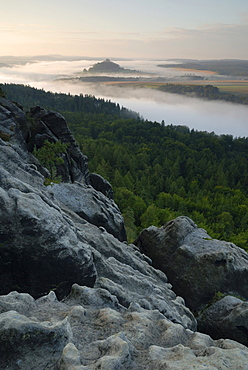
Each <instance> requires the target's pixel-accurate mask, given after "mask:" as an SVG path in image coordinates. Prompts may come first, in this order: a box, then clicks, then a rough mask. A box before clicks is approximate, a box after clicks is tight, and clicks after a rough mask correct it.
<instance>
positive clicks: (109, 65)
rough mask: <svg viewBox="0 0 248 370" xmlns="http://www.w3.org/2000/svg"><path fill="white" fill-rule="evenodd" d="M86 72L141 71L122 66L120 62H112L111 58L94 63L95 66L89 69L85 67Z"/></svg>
mask: <svg viewBox="0 0 248 370" xmlns="http://www.w3.org/2000/svg"><path fill="white" fill-rule="evenodd" d="M84 72H85V73H94V74H96V73H134V72H136V73H137V72H139V71H136V70H132V69H125V68H122V67H121V66H120V65H119V64H117V63H114V62H111V60H109V59H106V60H104V61H103V62H99V63H96V64H94V65H93V67H91V68H89V69H88V70H86V69H84Z"/></svg>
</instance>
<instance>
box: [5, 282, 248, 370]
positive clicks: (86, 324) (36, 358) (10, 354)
mask: <svg viewBox="0 0 248 370" xmlns="http://www.w3.org/2000/svg"><path fill="white" fill-rule="evenodd" d="M87 289H88V288H86V287H83V286H81V287H80V286H74V287H73V289H72V292H71V294H70V296H68V297H67V298H66V299H65V300H64V301H63V302H59V301H58V300H57V299H56V297H55V295H54V293H53V292H52V293H50V294H49V295H47V296H46V297H42V298H39V299H38V300H36V302H35V303H36V304H35V305H30V304H29V303H28V300H25V302H26V307H27V308H28V309H27V310H26V315H27V316H29V317H27V316H23V315H20V314H19V313H18V312H15V311H8V312H6V313H2V314H0V338H1V343H3V346H2V347H1V348H0V352H1V356H0V365H1V368H3V369H4V368H8V367H7V366H9V368H11V369H12V368H13V369H15V368H18V369H25V370H26V369H27V368H28V369H29V368H32V369H38V370H42V369H45V368H52V369H64V370H65V369H66V370H72V369H73V370H75V369H76V370H96V369H99V368H101V369H127V370H129V369H140V370H141V369H149V370H152V369H160V368H161V369H163V368H168V369H192V368H195V369H211V370H212V369H222V370H224V369H240V370H241V369H247V358H248V349H247V347H245V346H243V345H242V344H239V343H237V342H234V341H231V340H224V339H221V340H213V339H212V338H210V337H209V336H208V335H205V334H202V333H198V332H194V331H191V330H189V329H186V328H184V327H183V326H182V325H180V324H175V323H173V322H171V321H170V320H168V319H167V318H166V317H165V316H164V315H163V314H162V313H160V312H159V311H158V310H148V309H144V308H142V307H140V305H138V304H137V303H132V304H131V305H130V307H128V308H124V307H121V306H120V305H113V297H112V296H111V295H110V294H106V292H103V289H102V290H101V289H99V288H91V289H89V291H88V292H87ZM94 291H95V293H96V294H95V297H94ZM17 294H18V293H17ZM20 296H21V297H19V301H22V299H23V298H22V297H23V295H21V294H20ZM97 297H98V298H97ZM6 298H7V297H6ZM17 299H18V298H17ZM102 299H104V301H103V302H104V304H103V306H104V307H102ZM108 302H109V306H108ZM6 309H8V307H6ZM13 345H14V346H15V347H14V348H12V346H13ZM30 364H32V365H31V367H30Z"/></svg>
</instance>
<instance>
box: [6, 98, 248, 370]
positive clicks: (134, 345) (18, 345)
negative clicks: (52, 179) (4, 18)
mask: <svg viewBox="0 0 248 370" xmlns="http://www.w3.org/2000/svg"><path fill="white" fill-rule="evenodd" d="M5 106H6V109H5V110H4V109H3V110H2V114H3V116H2V117H7V116H8V115H9V116H8V117H7V118H6V120H5V121H4V122H5V123H4V125H5V126H4V127H5V128H4V129H6V127H7V128H8V127H11V125H12V123H11V122H12V120H13V119H14V118H13V114H12V113H13V112H14V110H12V103H8V102H7V103H5ZM13 109H14V108H13ZM8 112H9V113H8ZM20 115H21V113H20ZM33 116H34V120H33V121H32V120H30V121H29V122H28V123H27V126H25V125H26V123H25V122H24V121H23V122H21V120H16V121H15V125H16V126H15V127H16V128H15V130H14V131H13V132H14V135H12V136H11V135H10V140H9V142H8V141H4V140H0V151H1V155H0V289H1V294H2V296H0V341H1V347H0V368H2V369H21V370H26V369H35V370H44V369H54V370H58V369H62V370H65V369H67V370H72V369H73V370H96V369H99V368H101V369H108V370H109V369H125V370H126V369H127V370H128V369H138V370H141V369H142V370H143V369H159V368H168V369H176V368H178V369H182V368H184V369H187V368H188V369H192V368H197V369H201V368H205V369H206V368H207V369H215V368H218V369H223V370H224V369H246V367H247V358H248V350H247V347H245V346H243V345H241V344H240V343H237V342H234V341H232V340H229V339H218V340H214V339H212V338H211V337H209V336H208V335H206V334H202V333H198V332H196V319H195V318H194V316H193V314H192V312H191V311H190V310H189V309H188V308H187V307H186V306H185V303H184V299H183V298H181V297H179V296H177V295H176V294H175V292H174V291H172V286H171V284H170V283H169V280H168V279H167V276H166V275H165V274H164V272H162V271H161V270H159V269H156V268H154V267H153V266H152V263H151V259H150V258H149V257H147V256H146V255H145V254H144V253H143V252H142V253H141V252H140V250H139V249H138V248H137V247H136V246H135V245H127V244H126V243H123V242H121V241H120V240H118V239H117V237H116V235H115V236H114V235H112V234H111V233H110V232H109V231H108V230H107V228H108V227H109V226H108V225H112V226H111V227H112V229H114V228H116V229H117V228H118V226H117V221H116V219H118V218H119V214H118V212H117V208H115V207H116V206H115V205H114V202H113V201H111V200H110V199H107V198H106V196H104V195H103V194H102V193H99V192H96V190H94V189H93V188H92V186H86V185H85V184H84V182H87V170H86V171H85V167H84V166H85V162H83V163H81V164H79V165H78V164H77V161H76V159H77V158H79V157H77V153H76V154H75V158H76V159H75V163H76V164H75V163H74V164H73V166H74V168H75V172H74V175H73V176H71V175H70V181H72V180H73V179H74V180H75V179H77V180H78V181H80V182H81V184H77V183H74V184H70V186H68V187H67V185H66V184H62V185H61V186H55V187H54V188H53V187H45V186H44V185H43V182H44V176H45V172H44V171H45V170H44V169H42V168H41V167H39V165H38V163H37V162H35V159H34V158H33V157H32V155H31V154H30V153H28V151H27V148H26V146H25V145H26V144H27V145H30V143H31V141H30V140H31V138H34V139H35V140H36V139H37V140H40V142H42V140H44V138H45V137H47V136H46V135H48V136H49V137H50V138H51V140H58V139H59V129H58V123H59V122H61V125H62V126H63V125H64V121H63V118H61V117H59V116H57V115H56V114H54V113H49V114H48V112H44V111H43V112H42V110H41V109H40V108H39V109H37V111H34V112H33ZM8 119H9V121H8ZM52 120H57V123H56V124H55V125H54V127H53V123H52ZM62 121H63V122H62ZM21 123H22V124H23V126H24V134H23V135H22V129H21ZM36 124H37V125H38V126H39V125H40V127H43V128H44V131H42V130H43V128H42V130H41V131H40V132H39V130H38V131H37V132H36V133H35V127H36ZM8 125H9V126H8ZM32 125H34V126H33V127H31V126H32ZM62 128H63V129H62V131H64V132H65V135H64V137H65V136H66V135H67V134H68V132H67V131H66V126H63V127H62ZM6 130H7V129H6ZM32 130H33V131H32ZM0 131H1V121H0ZM66 132H67V134H66ZM67 138H68V136H67ZM66 140H67V139H66ZM76 151H77V150H76ZM68 155H69V154H68ZM72 157H73V156H71V158H72ZM68 168H69V167H68ZM66 171H67V169H65V173H67V172H66ZM74 180H73V181H74ZM64 185H65V186H64ZM58 189H63V191H64V192H66V191H67V194H66V196H64V197H63V194H62V191H61V194H58V193H59V191H60V190H58ZM75 189H76V190H75ZM57 190H58V192H57ZM99 190H100V189H99ZM69 191H70V192H71V194H69ZM74 191H75V194H74ZM81 192H83V193H84V195H83V197H82V194H81ZM87 193H88V199H87ZM92 199H94V202H93V200H92ZM69 200H70V201H69ZM83 202H85V203H83ZM87 202H88V203H87ZM92 202H93V205H92ZM85 204H88V208H89V209H90V211H88V210H87V211H86V210H85V209H84V208H85ZM97 205H98V206H99V209H100V212H101V214H103V215H105V217H106V218H107V219H108V218H109V220H107V221H106V223H104V224H102V225H100V226H96V225H95V224H93V219H94V212H95V213H98V208H97ZM115 209H116V213H117V215H114V213H115ZM81 212H83V217H84V218H82V217H80V216H82V214H81ZM87 212H88V213H89V215H90V217H89V216H87V217H88V219H86V218H87V217H86V216H85V214H87ZM111 212H112V213H111ZM79 215H80V216H79ZM112 217H113V218H112ZM184 221H187V220H184ZM111 223H112V224H111ZM187 225H188V226H187ZM185 226H186V229H185V230H186V231H187V232H185V231H184V232H183V233H182V235H181V236H180V240H181V241H182V240H185V239H187V235H188V233H189V230H191V228H192V224H191V223H190V222H188V221H187V222H185ZM193 229H194V227H193ZM112 233H113V234H114V232H112ZM204 235H205V234H204ZM203 238H204V237H203ZM119 239H121V238H119ZM188 245H190V244H189V243H188ZM71 286H72V287H71ZM54 288H55V291H53V289H54ZM11 290H14V292H11ZM17 291H18V292H17ZM69 291H70V294H69V295H67V293H69ZM28 293H30V294H31V295H30V294H28ZM65 295H67V296H66V297H64V296H65ZM63 297H64V299H62V300H61V298H63Z"/></svg>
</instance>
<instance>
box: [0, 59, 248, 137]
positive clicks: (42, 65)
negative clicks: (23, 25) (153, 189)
mask: <svg viewBox="0 0 248 370" xmlns="http://www.w3.org/2000/svg"><path fill="white" fill-rule="evenodd" d="M102 61H103V59H100V58H99V59H97V58H89V59H80V57H74V58H73V57H71V58H64V60H63V57H62V56H60V57H58V56H50V57H49V56H47V57H45V56H44V57H37V58H35V57H34V58H30V59H28V58H26V59H25V58H21V59H18V58H17V57H16V58H11V59H7V58H1V60H0V62H3V63H5V65H3V67H2V68H0V81H1V82H2V83H17V84H24V85H30V86H32V87H36V88H40V89H44V90H46V91H51V92H63V93H70V94H72V95H76V94H84V95H85V94H89V95H94V96H96V97H102V98H104V99H111V100H112V101H114V102H117V103H119V104H120V105H121V106H124V107H126V108H128V109H131V110H133V111H136V112H138V113H139V114H140V116H141V117H142V118H144V119H147V120H151V121H157V122H161V121H162V120H163V121H164V122H165V124H166V125H168V124H173V125H185V126H188V127H189V128H190V129H195V130H199V131H208V132H212V131H214V132H215V133H216V134H218V135H219V134H231V135H233V136H234V137H239V136H240V137H244V136H245V137H246V136H247V133H248V118H247V117H248V107H247V106H244V105H239V104H234V103H228V102H220V101H207V100H202V99H198V98H195V97H187V96H183V95H178V94H170V93H165V92H161V91H158V90H155V89H152V88H147V86H145V83H144V84H143V85H144V86H142V87H140V86H139V84H137V86H136V85H135V84H133V85H132V86H130V85H128V86H125V84H124V83H123V85H118V83H116V84H114V83H112V84H107V83H99V82H98V83H92V82H84V81H83V80H80V78H81V77H82V76H83V75H84V70H92V67H93V66H94V65H96V64H97V63H98V64H99V63H101V62H102ZM113 61H114V63H116V64H118V65H120V66H121V68H123V69H125V70H129V71H132V73H129V74H128V77H129V78H131V79H132V78H133V79H135V78H136V79H139V78H142V81H143V82H144V81H147V82H148V83H150V82H151V80H152V81H153V80H154V81H165V83H167V82H171V81H173V82H177V81H178V83H179V82H180V83H181V82H182V83H186V82H187V83H191V79H192V80H193V82H194V79H195V78H196V77H197V78H200V79H201V80H200V81H199V84H200V83H205V84H206V83H211V81H215V80H219V79H220V80H221V81H225V80H226V79H227V76H220V75H218V74H216V72H214V71H213V72H211V71H203V70H198V71H190V70H185V69H183V68H182V69H181V68H180V69H179V68H178V69H177V68H171V65H172V63H174V64H175V66H176V65H177V64H179V63H180V61H176V60H174V61H171V60H147V59H143V60H142V59H136V60H117V59H114V60H113ZM166 63H167V64H168V65H170V68H161V67H159V65H165V64H166ZM6 65H7V66H6ZM144 74H147V76H146V75H144ZM100 75H104V76H111V78H120V76H122V74H121V73H119V74H118V73H117V74H115V73H110V74H106V73H103V74H100ZM125 76H126V75H125ZM125 78H126V77H125ZM228 78H229V79H230V78H232V77H230V76H228ZM241 81H243V80H242V79H241ZM197 83H198V81H197Z"/></svg>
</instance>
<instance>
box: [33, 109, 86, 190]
mask: <svg viewBox="0 0 248 370" xmlns="http://www.w3.org/2000/svg"><path fill="white" fill-rule="evenodd" d="M28 115H29V117H30V121H31V123H30V125H29V137H28V140H27V143H28V149H29V151H32V150H33V148H34V146H36V147H37V148H38V149H39V148H40V147H41V146H42V145H43V144H44V141H45V140H49V141H54V142H55V141H57V140H60V141H62V142H63V143H69V147H68V148H67V152H66V155H65V156H64V158H63V159H64V164H63V165H60V166H59V167H58V168H57V171H58V175H60V176H62V179H63V181H67V182H74V181H79V182H83V183H86V182H87V176H88V158H87V157H86V156H85V155H83V154H82V153H81V151H80V149H79V147H78V145H77V143H76V141H75V139H74V137H73V136H72V133H71V132H70V130H69V128H68V126H67V123H66V121H65V119H64V117H63V116H62V115H61V114H59V113H57V112H54V111H46V110H45V109H43V108H41V107H34V108H32V109H30V112H29V113H28Z"/></svg>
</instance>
